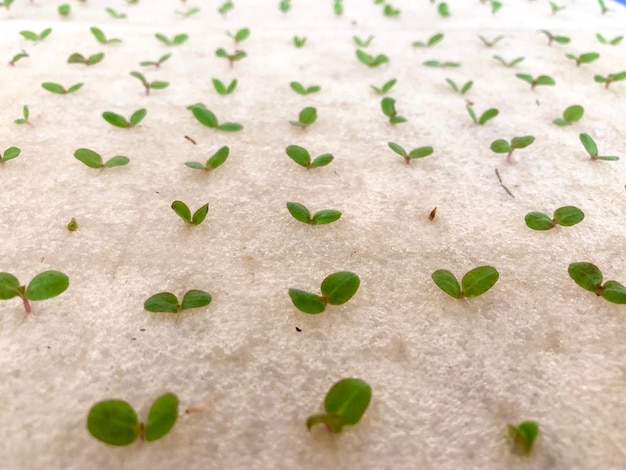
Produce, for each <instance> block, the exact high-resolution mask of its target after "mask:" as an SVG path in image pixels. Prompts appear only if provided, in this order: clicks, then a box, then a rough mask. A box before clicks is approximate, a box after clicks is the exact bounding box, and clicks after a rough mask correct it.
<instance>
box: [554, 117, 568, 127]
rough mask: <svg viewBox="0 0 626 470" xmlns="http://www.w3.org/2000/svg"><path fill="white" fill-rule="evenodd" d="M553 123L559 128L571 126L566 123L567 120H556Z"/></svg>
mask: <svg viewBox="0 0 626 470" xmlns="http://www.w3.org/2000/svg"><path fill="white" fill-rule="evenodd" d="M552 122H553V123H554V124H556V125H557V126H561V127H565V126H569V125H570V124H571V122H569V121H566V120H565V119H562V118H556V119H555V120H554V121H552Z"/></svg>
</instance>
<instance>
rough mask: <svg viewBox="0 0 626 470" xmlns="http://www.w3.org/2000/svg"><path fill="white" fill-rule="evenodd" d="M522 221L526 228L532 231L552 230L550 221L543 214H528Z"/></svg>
mask: <svg viewBox="0 0 626 470" xmlns="http://www.w3.org/2000/svg"><path fill="white" fill-rule="evenodd" d="M524 221H525V222H526V225H527V226H528V228H531V229H533V230H550V229H551V228H554V223H553V222H552V219H551V218H550V217H549V216H548V215H547V214H544V213H543V212H529V213H528V214H526V216H525V217H524Z"/></svg>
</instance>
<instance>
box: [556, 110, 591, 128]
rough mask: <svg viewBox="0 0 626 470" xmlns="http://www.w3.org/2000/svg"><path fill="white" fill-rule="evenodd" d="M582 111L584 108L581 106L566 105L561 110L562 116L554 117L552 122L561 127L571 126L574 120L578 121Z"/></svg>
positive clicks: (583, 111)
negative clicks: (563, 109)
mask: <svg viewBox="0 0 626 470" xmlns="http://www.w3.org/2000/svg"><path fill="white" fill-rule="evenodd" d="M584 113H585V109H584V108H583V107H582V106H580V105H579V104H574V105H572V106H568V107H567V108H566V109H565V111H563V117H561V118H556V119H555V120H554V121H552V122H553V123H554V124H556V125H557V126H561V127H565V126H571V125H572V124H574V123H575V122H578V121H580V120H581V118H582V117H583V114H584Z"/></svg>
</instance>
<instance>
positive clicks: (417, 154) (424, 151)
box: [408, 146, 434, 158]
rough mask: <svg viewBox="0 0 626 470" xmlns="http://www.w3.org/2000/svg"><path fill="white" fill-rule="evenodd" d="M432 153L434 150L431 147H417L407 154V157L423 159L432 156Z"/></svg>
mask: <svg viewBox="0 0 626 470" xmlns="http://www.w3.org/2000/svg"><path fill="white" fill-rule="evenodd" d="M433 152H434V149H433V148H432V147H429V146H426V147H418V148H416V149H413V150H411V151H410V152H409V155H408V157H409V158H424V157H428V156H430V155H432V154H433Z"/></svg>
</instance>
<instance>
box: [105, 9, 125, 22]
mask: <svg viewBox="0 0 626 470" xmlns="http://www.w3.org/2000/svg"><path fill="white" fill-rule="evenodd" d="M104 11H106V12H107V13H108V14H109V15H110V16H111V18H113V19H114V20H123V19H124V18H126V13H121V12H119V11H117V10H115V9H113V8H105V9H104Z"/></svg>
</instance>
